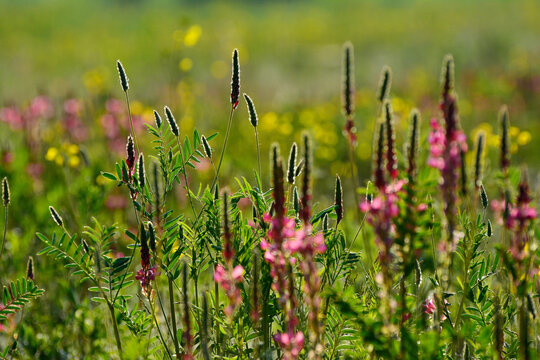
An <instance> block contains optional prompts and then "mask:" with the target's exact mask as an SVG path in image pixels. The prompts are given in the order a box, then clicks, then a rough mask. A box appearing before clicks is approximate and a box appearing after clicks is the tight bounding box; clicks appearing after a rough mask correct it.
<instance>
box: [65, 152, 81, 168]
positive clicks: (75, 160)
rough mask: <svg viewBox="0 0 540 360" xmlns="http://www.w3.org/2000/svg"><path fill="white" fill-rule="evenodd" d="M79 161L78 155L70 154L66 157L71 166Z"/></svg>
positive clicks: (77, 164) (75, 165)
mask: <svg viewBox="0 0 540 360" xmlns="http://www.w3.org/2000/svg"><path fill="white" fill-rule="evenodd" d="M80 163H81V159H80V158H79V157H78V156H75V155H72V156H70V157H69V159H68V165H69V166H70V167H72V168H76V167H77V166H79V164H80Z"/></svg>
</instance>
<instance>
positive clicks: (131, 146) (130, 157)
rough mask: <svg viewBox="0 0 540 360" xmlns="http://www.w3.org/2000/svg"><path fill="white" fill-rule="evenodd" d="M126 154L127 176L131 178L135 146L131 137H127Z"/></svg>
mask: <svg viewBox="0 0 540 360" xmlns="http://www.w3.org/2000/svg"><path fill="white" fill-rule="evenodd" d="M126 152H127V158H126V165H127V166H128V170H129V176H131V174H133V169H134V168H135V145H134V144H133V138H132V137H131V135H128V138H127V144H126Z"/></svg>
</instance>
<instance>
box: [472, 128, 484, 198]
mask: <svg viewBox="0 0 540 360" xmlns="http://www.w3.org/2000/svg"><path fill="white" fill-rule="evenodd" d="M484 138H485V134H484V132H480V133H479V134H478V139H477V140H476V160H475V162H474V186H475V187H476V188H478V187H479V186H480V184H481V182H482V167H483V166H482V159H483V157H484Z"/></svg>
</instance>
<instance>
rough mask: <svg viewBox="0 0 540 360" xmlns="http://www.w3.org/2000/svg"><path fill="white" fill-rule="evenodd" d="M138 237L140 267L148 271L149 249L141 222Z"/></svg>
mask: <svg viewBox="0 0 540 360" xmlns="http://www.w3.org/2000/svg"><path fill="white" fill-rule="evenodd" d="M139 237H140V240H141V265H142V267H143V269H148V268H149V267H150V249H149V248H148V238H147V234H146V229H145V228H144V223H143V222H142V221H141V229H140V234H139Z"/></svg>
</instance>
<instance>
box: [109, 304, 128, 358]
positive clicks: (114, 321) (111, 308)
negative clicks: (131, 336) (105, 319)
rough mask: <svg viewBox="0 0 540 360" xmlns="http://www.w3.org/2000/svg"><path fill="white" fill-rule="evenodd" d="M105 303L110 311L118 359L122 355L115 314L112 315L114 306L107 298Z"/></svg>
mask: <svg viewBox="0 0 540 360" xmlns="http://www.w3.org/2000/svg"><path fill="white" fill-rule="evenodd" d="M107 305H108V307H109V311H110V313H111V321H112V323H113V330H114V338H115V339H116V347H117V348H118V355H119V356H120V359H123V358H124V356H123V353H122V343H121V342H120V333H119V332H118V323H117V322H116V316H115V315H114V306H113V305H112V304H111V302H110V301H109V300H107Z"/></svg>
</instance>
